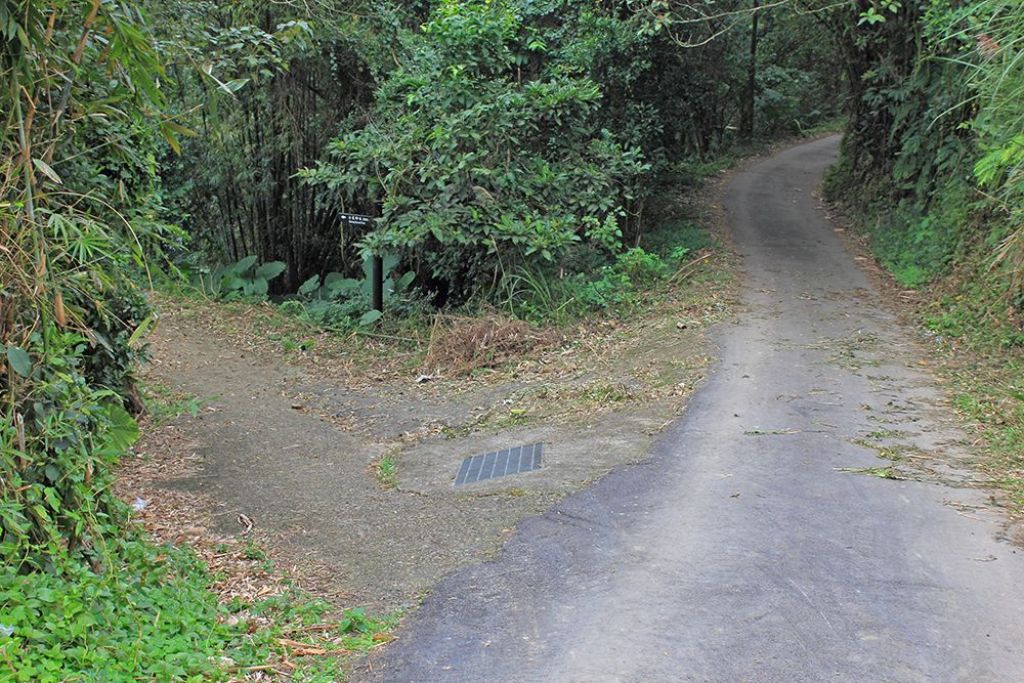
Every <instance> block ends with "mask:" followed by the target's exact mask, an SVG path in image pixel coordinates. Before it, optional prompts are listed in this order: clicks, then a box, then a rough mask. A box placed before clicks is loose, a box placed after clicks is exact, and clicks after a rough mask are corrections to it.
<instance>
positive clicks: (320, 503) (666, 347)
mask: <svg viewBox="0 0 1024 683" xmlns="http://www.w3.org/2000/svg"><path fill="white" fill-rule="evenodd" d="M712 289H714V287H712ZM705 294H707V293H705ZM694 296H695V297H696V298H687V297H686V296H683V297H682V298H679V299H675V298H673V297H669V299H668V300H667V301H666V302H665V303H664V305H663V306H661V307H659V308H658V309H657V310H656V311H654V312H652V313H651V314H650V315H648V316H646V317H645V318H643V319H642V320H641V321H640V324H639V328H638V329H639V333H637V329H631V330H630V331H629V334H626V333H625V332H613V333H610V334H609V335H606V336H605V337H603V338H598V337H591V338H587V339H580V340H571V341H568V342H566V343H565V344H562V345H559V346H558V347H557V348H554V349H552V350H550V351H548V352H546V353H544V354H542V355H540V357H534V358H532V359H529V360H527V361H526V362H524V363H523V364H522V365H521V367H520V368H519V369H518V371H515V370H512V371H509V372H505V373H495V376H493V377H490V378H485V379H477V380H472V379H456V380H446V379H443V378H435V379H433V380H431V381H426V382H417V381H416V373H415V372H405V373H389V374H388V375H387V376H386V378H385V379H382V380H379V381H378V380H375V379H374V378H373V377H361V378H359V381H353V379H354V378H348V379H345V378H340V377H339V376H334V375H332V374H330V373H329V372H326V369H328V368H329V366H330V364H331V362H332V361H331V359H329V358H327V359H324V358H320V359H318V362H316V363H312V362H310V363H306V362H304V360H303V354H301V353H300V354H296V353H293V354H292V355H291V358H292V359H293V360H294V361H295V362H292V363H289V362H282V358H284V357H286V354H284V353H275V352H273V351H272V349H273V344H270V345H268V344H267V343H266V339H262V340H253V341H252V343H240V342H239V339H238V338H237V335H232V334H229V333H227V332H226V331H225V330H226V328H225V326H224V325H223V324H219V323H218V322H216V320H217V318H218V316H223V315H224V309H223V308H217V309H213V310H203V308H202V307H201V306H198V305H196V304H192V305H189V306H186V307H184V308H180V309H179V308H175V307H174V306H171V305H169V306H167V307H166V310H165V315H164V318H163V320H162V321H161V325H160V328H159V330H158V331H157V332H156V334H155V335H154V338H153V346H152V351H153V356H154V362H153V363H152V364H151V365H150V366H149V369H148V378H147V379H148V380H149V381H150V382H152V383H154V384H155V385H158V386H163V387H166V388H167V389H169V390H172V391H173V392H175V393H176V394H179V395H186V396H195V397H198V398H199V399H202V403H203V407H202V408H201V409H200V410H199V412H198V414H197V415H196V416H195V417H189V416H187V415H186V416H183V417H180V418H178V419H176V420H175V421H173V422H172V423H171V424H170V425H168V426H166V427H153V428H151V429H150V430H149V435H148V437H147V439H146V440H145V441H144V442H143V443H142V445H141V447H140V452H141V457H142V458H144V459H148V460H147V462H152V464H153V466H154V468H153V469H154V471H155V472H156V476H155V477H152V476H151V477H149V480H148V481H145V480H142V481H140V482H135V481H133V482H131V484H132V485H134V486H135V487H136V488H137V489H139V491H138V492H136V491H128V490H126V491H125V495H126V496H129V497H132V498H133V497H134V496H136V495H142V496H143V497H147V498H148V497H152V498H155V499H156V498H159V497H160V495H159V490H161V489H162V490H170V491H172V492H173V495H174V496H175V501H176V502H175V503H174V505H176V506H177V507H178V508H180V507H181V497H182V496H184V497H185V499H186V500H188V501H190V503H189V504H190V505H193V506H196V507H198V508H202V509H203V510H204V511H205V512H206V513H207V514H208V516H209V518H211V519H212V526H213V531H214V532H215V533H216V534H218V535H223V534H238V533H240V532H241V531H242V530H243V529H242V527H241V526H240V525H239V522H238V521H237V520H238V516H239V514H242V515H245V516H246V517H247V518H248V519H250V520H252V521H253V522H254V523H255V531H256V533H257V536H258V538H259V539H260V540H261V541H262V542H264V543H267V544H270V545H271V546H273V549H274V550H275V554H278V555H280V554H282V553H283V556H284V557H285V558H286V559H287V561H288V563H289V564H290V565H293V566H294V565H296V564H299V565H301V564H303V563H309V564H311V565H316V566H317V567H318V568H319V571H318V572H317V575H318V580H319V581H320V585H319V586H316V587H317V588H318V589H322V592H324V593H326V594H331V595H339V594H340V595H341V596H343V598H344V604H345V605H353V604H360V605H364V606H368V607H370V608H371V609H373V610H390V609H393V608H405V607H409V606H411V605H413V604H415V602H416V601H417V600H418V599H419V597H420V596H422V595H423V594H424V593H425V592H426V591H427V590H428V589H429V588H430V587H432V586H433V585H434V584H435V583H436V582H437V581H438V580H439V579H440V578H441V577H443V576H444V575H445V574H447V573H449V572H450V571H452V570H453V569H455V568H457V567H459V566H462V565H465V564H467V563H473V562H480V561H483V560H485V559H487V558H489V557H492V556H493V555H494V553H495V552H496V551H497V550H498V549H499V548H500V547H501V544H502V543H503V542H504V541H505V540H507V538H508V537H509V535H510V534H511V532H512V529H513V528H514V527H515V525H516V524H517V523H518V521H519V520H520V519H522V518H523V517H525V516H528V515H531V514H536V513H539V512H542V511H544V510H546V509H548V508H550V507H551V505H552V504H554V503H555V502H556V501H557V500H559V499H561V498H562V497H564V496H565V495H567V494H569V493H572V492H574V491H576V490H579V489H580V488H581V487H583V486H585V485H586V484H588V483H589V482H592V481H594V480H595V479H597V478H599V477H600V476H602V475H603V474H605V473H606V472H608V471H609V470H611V469H612V468H613V467H615V466H617V465H620V464H622V463H626V462H632V461H636V460H640V459H642V458H643V457H645V455H646V452H647V450H648V449H649V447H650V444H651V443H652V441H653V439H654V437H655V436H656V435H657V434H658V433H659V432H660V431H661V429H662V428H664V427H665V425H666V424H668V423H669V422H670V421H671V419H672V418H673V417H675V416H677V415H678V414H679V413H680V412H681V410H682V406H683V405H684V404H685V401H686V398H687V397H688V396H689V394H690V393H691V392H692V389H693V387H694V386H695V385H696V384H698V383H699V381H700V380H701V378H702V376H703V373H704V371H705V369H706V367H707V365H708V363H709V362H710V359H709V357H708V355H707V353H708V350H709V346H708V342H707V340H706V339H705V336H704V332H703V330H702V325H701V319H702V318H703V317H707V316H713V315H715V314H716V313H715V310H718V309H719V308H721V306H722V305H721V303H720V302H719V301H717V300H716V299H715V296H717V294H714V295H710V298H708V299H707V300H701V299H700V294H699V292H696V291H695V292H694ZM243 314H244V313H243ZM680 321H686V322H687V323H688V324H686V325H685V326H684V325H683V324H682V323H680ZM680 327H685V329H680ZM268 333H269V331H264V334H268ZM593 344H597V346H599V347H600V348H591V346H592V345H593ZM291 345H293V344H291ZM268 350H269V351H268ZM344 360H345V359H343V358H338V359H337V362H338V363H341V362H342V361H344ZM532 443H544V444H545V451H544V466H543V468H542V469H541V470H540V471H539V472H533V473H529V474H523V475H519V476H510V477H505V478H501V479H495V480H492V481H489V482H481V483H479V484H473V485H469V486H462V487H458V488H456V487H453V481H454V478H455V475H456V473H457V471H458V468H459V465H460V463H461V461H462V459H463V458H466V457H469V456H472V455H475V454H479V453H485V452H490V451H494V450H498V449H502V448H506V447H509V446H514V445H517V444H532ZM382 457H387V458H388V459H389V460H391V461H393V462H394V463H395V468H396V471H397V476H396V478H395V481H394V485H393V486H387V485H385V482H382V481H379V480H378V477H377V476H376V474H375V469H374V463H375V462H377V461H378V460H379V459H380V458H382ZM140 487H145V488H146V490H145V491H143V490H142V489H141V488H140ZM150 513H151V514H153V515H156V516H157V517H159V515H160V514H161V512H160V510H151V511H150Z"/></svg>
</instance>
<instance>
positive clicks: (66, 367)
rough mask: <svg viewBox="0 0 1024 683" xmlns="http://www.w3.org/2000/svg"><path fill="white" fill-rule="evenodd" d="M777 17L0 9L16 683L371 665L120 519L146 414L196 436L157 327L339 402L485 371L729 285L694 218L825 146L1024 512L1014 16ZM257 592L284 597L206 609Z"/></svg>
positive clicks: (251, 554) (216, 564)
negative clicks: (221, 328)
mask: <svg viewBox="0 0 1024 683" xmlns="http://www.w3.org/2000/svg"><path fill="white" fill-rule="evenodd" d="M764 4H765V3H757V2H754V1H752V0H722V1H721V2H718V3H712V4H708V3H706V2H703V1H701V2H696V1H693V0H645V1H642V2H632V1H630V2H611V1H609V2H595V3H577V2H568V1H566V0H541V1H534V0H501V1H483V0H438V1H437V2H428V1H424V0H408V1H398V0H394V1H386V0H380V1H378V0H363V1H355V2H342V1H336V0H319V1H317V2H294V3H292V2H275V3H262V2H251V1H248V0H244V1H242V2H231V3H228V2H217V1H215V0H201V1H198V2H196V1H191V2H179V1H168V2H155V1H153V2H150V1H146V2H138V3H116V2H106V1H102V2H101V0H10V1H8V2H6V3H4V4H2V5H0V85H2V89H0V100H2V103H3V106H2V107H0V125H2V126H3V138H2V147H0V150H2V154H0V236H2V237H0V239H2V241H0V404H2V406H3V413H2V419H0V470H2V471H0V563H2V564H0V566H2V569H0V681H6V680H15V681H65V680H67V681H75V680H149V679H153V680H207V679H212V680H242V679H260V678H262V679H268V678H279V679H287V678H292V679H295V680H325V681H326V680H337V679H339V678H340V677H342V676H343V672H344V669H345V666H346V665H345V661H346V658H347V657H348V656H349V655H350V654H352V653H354V652H359V651H365V650H366V649H369V648H373V647H376V646H377V645H378V644H379V643H381V642H385V641H386V640H387V639H388V636H387V631H388V630H389V628H390V627H391V626H392V625H393V619H391V618H386V619H376V618H372V617H369V616H367V615H366V614H364V613H362V612H360V611H358V610H357V609H353V608H351V606H347V605H327V604H325V603H322V602H319V601H317V600H316V599H314V598H313V597H311V596H309V595H306V594H303V593H302V592H301V591H299V590H298V589H296V588H294V587H293V586H291V585H290V584H289V583H288V581H287V577H286V575H285V574H286V573H285V572H283V571H281V572H279V571H278V570H277V569H275V568H274V566H273V563H272V562H270V561H269V560H267V558H266V557H265V555H264V553H263V551H262V550H261V549H260V548H259V546H258V545H252V544H251V543H250V542H249V541H238V542H236V543H235V545H231V544H230V543H229V544H227V545H225V546H224V547H219V548H218V547H213V546H209V547H207V546H203V545H202V544H201V543H198V542H192V541H189V539H188V538H183V537H181V536H179V535H174V534H164V533H158V532H157V531H156V530H155V529H154V528H153V527H152V525H151V524H148V521H147V520H143V521H147V525H143V524H142V523H140V520H142V519H143V518H144V517H145V515H144V511H145V506H146V501H144V500H135V501H132V500H121V499H120V498H119V497H118V496H117V495H116V493H115V491H117V487H116V481H117V471H118V466H119V465H118V463H119V462H120V461H121V459H122V457H123V456H124V455H125V454H128V453H130V452H131V449H132V447H133V445H134V444H135V442H136V440H137V439H138V438H139V422H138V420H139V419H140V416H141V415H143V414H144V413H145V411H146V404H147V403H149V404H150V406H151V408H150V417H149V418H147V419H148V420H149V422H148V423H144V424H147V425H149V426H150V427H152V425H158V424H160V423H161V421H166V420H170V419H172V418H173V416H174V415H175V414H178V413H182V412H184V413H192V414H195V413H197V412H198V411H200V410H202V405H203V401H204V400H205V397H191V396H176V395H173V393H169V392H168V391H167V390H164V389H161V388H160V387H156V386H151V387H141V386H140V382H139V380H138V376H139V375H138V371H139V367H140V364H141V363H144V362H145V360H146V357H147V346H146V335H147V333H148V332H149V331H150V330H151V329H152V327H153V326H154V325H155V324H156V323H157V320H158V318H159V309H160V307H165V308H166V307H172V306H186V307H187V306H189V305H192V304H193V303H194V302H196V301H202V302H208V301H211V302H217V304H216V307H214V308H213V309H212V310H213V312H212V313H211V315H213V316H215V317H216V316H220V317H222V318H224V321H222V322H223V323H224V324H236V323H237V324H239V325H247V326H250V327H252V326H258V327H259V328H260V336H261V337H262V338H263V339H264V340H265V341H264V343H269V344H272V345H275V348H276V350H277V351H278V352H279V353H280V354H282V355H283V356H287V355H290V354H291V355H301V354H304V353H309V352H312V351H313V350H315V349H322V348H323V347H325V346H333V347H336V348H337V349H340V353H339V354H337V355H336V357H341V358H344V359H345V362H347V363H350V364H351V365H352V367H353V368H354V371H355V370H357V369H358V364H359V363H361V362H364V361H365V359H366V357H367V354H366V353H362V355H361V352H362V351H370V352H372V353H373V354H381V353H384V354H388V355H389V357H390V358H391V359H392V360H393V361H394V362H396V363H397V364H399V365H401V366H402V367H403V369H404V371H406V372H428V373H455V374H458V373H466V374H471V373H474V372H481V371H489V370H493V369H495V368H501V367H503V366H504V365H506V364H507V363H508V362H509V361H511V360H514V359H516V358H517V357H519V356H521V354H522V352H523V349H532V348H536V347H537V346H538V345H542V344H543V343H544V342H545V340H546V339H549V338H553V335H554V336H557V335H562V336H563V338H564V336H565V335H569V334H573V333H574V330H578V329H581V328H580V326H586V325H588V324H589V325H595V324H598V323H599V322H602V321H613V322H614V321H620V322H621V321H627V320H630V319H631V316H636V315H639V314H640V313H642V312H643V311H645V310H650V307H652V306H655V305H657V302H658V301H659V297H663V296H665V295H666V292H671V291H672V290H673V288H680V287H690V286H699V285H698V284H694V283H699V282H708V281H713V280H715V278H719V277H724V276H723V275H722V273H720V272H718V271H720V270H722V269H723V268H724V266H723V264H724V263H727V262H728V259H727V258H725V257H723V255H722V252H723V247H722V245H720V244H718V243H716V242H715V240H714V238H713V236H712V234H711V233H710V232H709V230H708V226H706V225H703V224H701V223H700V219H699V218H698V217H696V216H695V215H694V214H693V213H692V212H690V211H688V210H687V202H688V199H687V197H688V196H689V194H688V193H692V192H695V191H697V189H698V188H699V187H700V186H701V183H703V182H705V181H707V180H708V179H709V178H712V177H714V175H715V174H716V173H717V172H718V171H719V170H721V169H722V168H724V167H726V166H727V165H728V164H729V163H730V162H731V161H732V160H733V159H735V158H737V157H739V156H741V155H742V154H743V153H745V151H749V150H751V149H754V148H756V145H757V144H759V143H763V142H765V141H769V140H773V139H779V138H783V137H788V136H794V135H803V134H807V133H809V132H814V131H816V130H819V129H820V128H821V127H827V126H829V125H834V123H833V122H835V121H837V120H840V119H841V118H842V117H843V116H844V113H846V112H848V113H849V116H850V119H849V123H848V128H847V133H848V135H847V141H846V143H845V145H844V154H843V161H842V163H841V164H840V166H839V167H838V169H837V171H836V172H835V173H834V175H833V177H832V178H831V180H830V191H831V193H832V195H833V196H834V197H835V198H837V199H839V200H845V201H846V202H847V203H848V204H849V205H850V206H851V210H853V211H856V212H857V214H858V215H860V216H864V217H865V218H864V223H865V225H866V226H868V229H869V230H870V231H871V233H872V235H873V236H874V240H873V244H874V245H875V248H876V250H877V252H878V254H879V256H880V259H881V260H882V261H883V263H885V264H886V265H887V266H889V267H890V268H891V269H892V271H893V272H894V274H895V276H896V277H897V278H898V279H899V280H900V281H901V282H902V283H904V285H906V286H907V287H915V288H917V287H924V286H929V287H930V288H929V289H928V290H927V291H928V292H929V293H930V296H931V299H930V300H933V301H934V303H933V304H931V305H930V307H929V308H928V311H929V312H928V314H927V315H928V324H929V326H930V327H931V328H932V329H933V330H934V331H935V333H936V335H941V337H942V339H943V344H944V345H946V346H957V347H958V348H959V347H969V348H970V349H972V351H973V352H976V354H977V355H972V356H970V357H971V358H980V359H983V361H979V363H980V364H979V365H978V366H977V367H976V368H970V369H964V370H963V371H960V372H959V373H958V374H957V376H958V377H960V378H961V380H960V381H962V383H963V384H962V386H963V387H964V391H963V395H962V397H961V398H960V399H958V405H959V406H960V408H961V409H962V410H964V411H965V412H966V413H967V414H969V415H971V416H972V417H974V418H975V419H977V420H978V421H979V422H981V423H983V424H985V425H988V430H989V431H988V432H987V434H988V436H989V441H990V443H991V444H992V448H993V452H994V453H997V454H999V457H998V458H996V459H994V460H992V461H991V462H990V465H991V466H992V467H993V468H994V469H995V471H996V472H997V473H998V474H997V475H996V478H997V479H999V480H1000V481H1002V482H1004V483H1005V486H1006V487H1007V489H1008V490H1010V491H1011V492H1013V495H1015V496H1016V497H1017V500H1018V502H1020V501H1021V500H1024V488H1022V485H1021V477H1020V476H1019V473H1020V467H1021V463H1020V457H1021V456H1020V454H1021V452H1024V394H1022V392H1024V380H1022V373H1024V370H1022V368H1024V362H1022V352H1021V348H1022V346H1024V332H1022V330H1021V309H1022V305H1024V298H1022V289H1021V268H1022V267H1024V237H1022V234H1024V233H1022V229H1021V222H1020V217H1021V215H1022V214H1021V211H1022V206H1021V202H1022V194H1021V189H1020V164H1021V162H1022V160H1024V152H1022V150H1024V144H1022V143H1021V140H1020V137H1021V134H1020V125H1021V111H1020V107H1021V101H1022V100H1021V98H1020V92H1019V90H1020V88H1021V73H1020V68H1021V67H1020V61H1019V59H1017V57H1018V47H1019V45H1018V43H1019V37H1020V35H1021V32H1022V31H1024V15H1022V13H1021V11H1020V8H1019V7H1017V5H1016V3H1014V2H1011V0H985V1H982V2H979V3H974V5H972V7H971V11H970V12H968V11H967V9H965V8H959V7H958V4H957V3H952V2H949V3H946V2H944V1H943V0H934V1H932V2H907V1H904V2H897V1H895V0H850V2H846V3H843V2H840V3H832V2H812V1H809V0H791V2H786V3H771V4H770V6H762V5H764ZM908 32H910V33H909V34H912V35H913V36H914V37H915V40H914V41H908V40H905V39H903V36H905V35H909V34H908ZM972 166H973V167H974V169H975V173H974V174H973V175H970V174H968V173H965V172H964V169H969V168H971V167H972ZM864 188H868V190H870V191H865V190H864ZM894 193H895V194H894ZM890 205H896V206H897V209H896V210H895V211H892V212H890V211H883V209H882V207H885V206H890ZM343 214H359V215H365V216H368V217H369V220H368V221H365V222H359V221H351V220H345V219H343V218H342V215H343ZM374 258H379V259H380V262H381V267H382V270H383V282H384V287H383V299H384V307H383V309H384V310H383V311H376V310H372V309H371V305H370V304H371V300H372V293H373V292H372V278H371V274H372V271H373V263H374ZM716 269H717V270H716ZM190 302H191V303H190ZM222 313H223V315H222ZM678 324H680V325H685V324H686V322H685V321H679V323H678ZM459 344H461V347H460V346H459ZM459 348H461V349H462V350H461V351H459ZM467 359H468V360H467ZM961 367H963V366H961ZM577 399H578V400H580V401H584V402H589V404H591V405H594V406H601V405H605V404H609V403H617V402H622V401H628V400H630V395H629V392H628V389H624V388H622V387H619V386H613V385H600V384H595V385H594V386H591V387H587V388H584V389H581V390H580V391H579V392H578V396H577ZM515 410H519V409H518V408H516V409H515ZM503 419H504V418H503ZM507 419H508V420H509V421H511V422H513V423H516V424H518V423H520V422H522V421H523V420H526V419H528V416H527V415H526V414H525V413H515V412H514V411H513V412H510V413H509V415H508V416H507ZM372 476H375V477H377V479H378V481H379V483H380V485H381V486H382V487H384V488H390V487H392V486H394V485H395V480H396V464H395V461H394V460H392V459H390V458H388V457H384V458H381V459H380V460H379V461H377V462H376V464H375V465H374V471H373V473H372ZM147 529H148V531H147ZM186 541H187V542H186ZM247 572H248V573H252V572H257V573H261V576H264V580H265V581H267V582H269V583H273V584H274V585H275V586H276V588H275V590H274V591H273V592H272V594H270V595H266V594H262V595H261V594H257V593H249V594H245V595H238V594H232V592H231V590H230V589H226V588H225V586H230V585H232V584H231V581H230V577H231V576H232V575H234V574H246V573H247ZM346 608H348V609H346Z"/></svg>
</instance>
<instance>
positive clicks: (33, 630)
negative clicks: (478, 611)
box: [0, 536, 395, 683]
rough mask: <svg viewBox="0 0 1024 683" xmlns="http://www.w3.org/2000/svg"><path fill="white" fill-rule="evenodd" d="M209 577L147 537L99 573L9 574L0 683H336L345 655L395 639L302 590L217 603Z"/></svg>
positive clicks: (190, 559) (1, 613)
mask: <svg viewBox="0 0 1024 683" xmlns="http://www.w3.org/2000/svg"><path fill="white" fill-rule="evenodd" d="M212 580H213V577H211V576H210V575H209V574H208V572H207V570H206V567H205V565H204V564H203V563H202V562H201V561H200V560H199V558H198V557H197V556H196V555H195V554H194V553H193V552H192V551H190V550H188V549H184V548H179V547H174V546H156V545H154V544H152V543H151V542H149V541H147V540H146V539H145V538H143V537H141V536H140V537H135V538H130V539H128V540H125V541H122V542H120V543H119V545H118V547H117V549H116V551H115V553H114V555H113V556H112V558H111V561H110V562H109V563H108V564H107V568H106V571H103V572H96V571H93V569H92V568H89V567H86V566H73V565H72V566H68V567H67V568H65V569H63V570H62V571H60V572H54V573H50V572H34V573H29V574H19V573H18V572H17V571H15V570H14V568H12V567H9V566H7V567H4V568H2V569H0V681H18V682H26V683H28V682H33V683H36V682H38V683H48V682H57V681H67V682H74V681H111V682H115V681H140V680H153V681H223V680H229V679H232V680H237V679H238V678H239V677H241V676H244V675H245V674H246V673H251V672H255V671H262V672H264V673H265V674H267V675H269V674H275V673H276V674H283V675H287V676H290V677H292V679H294V680H306V681H324V682H326V681H337V680H341V679H343V678H344V670H345V665H346V658H347V657H349V656H351V655H352V654H354V653H358V652H361V651H366V650H368V649H370V648H373V647H375V646H376V645H378V644H379V643H381V642H385V641H387V640H389V639H390V636H388V635H387V633H388V631H389V630H390V629H391V628H392V627H393V626H394V623H395V620H394V619H393V618H389V619H384V620H378V619H374V618H370V617H368V616H367V615H366V614H365V613H364V612H363V611H361V610H349V611H346V612H344V613H342V614H341V615H340V616H337V615H334V614H333V613H334V608H333V607H332V606H331V605H329V604H327V603H325V602H322V601H317V600H314V599H311V598H309V597H308V596H306V595H304V594H303V593H301V592H300V591H298V590H296V589H288V590H286V591H284V592H283V593H282V594H280V595H276V596H273V597H270V598H266V599H263V600H259V601H257V602H254V603H246V602H244V601H242V600H238V599H235V600H233V601H232V602H229V603H228V604H226V605H221V604H218V599H217V596H216V595H215V594H214V592H212V590H211V583H212ZM332 615H333V616H332ZM312 626H315V628H310V627H312Z"/></svg>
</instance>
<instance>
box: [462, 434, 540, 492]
mask: <svg viewBox="0 0 1024 683" xmlns="http://www.w3.org/2000/svg"><path fill="white" fill-rule="evenodd" d="M543 451H544V444H542V443H535V444H532V445H529V446H516V447H514V448H506V449H505V450H503V451H495V452H494V453H483V454H481V455H474V456H473V457H471V458H466V459H465V460H463V461H462V467H460V468H459V473H458V475H456V477H455V485H456V486H462V485H463V484H473V483H476V482H478V481H484V480H485V479H495V478H497V477H504V476H507V475H510V474H521V473H523V472H533V471H534V470H539V469H540V456H541V453H543Z"/></svg>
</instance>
